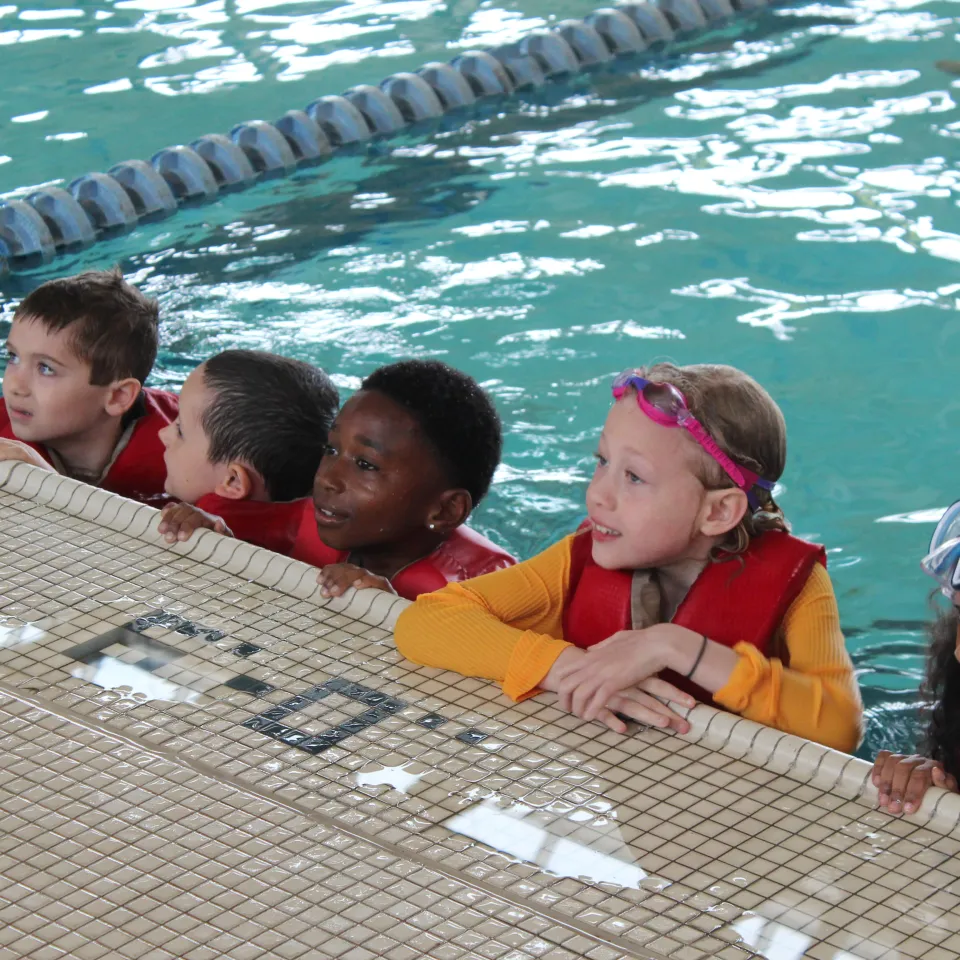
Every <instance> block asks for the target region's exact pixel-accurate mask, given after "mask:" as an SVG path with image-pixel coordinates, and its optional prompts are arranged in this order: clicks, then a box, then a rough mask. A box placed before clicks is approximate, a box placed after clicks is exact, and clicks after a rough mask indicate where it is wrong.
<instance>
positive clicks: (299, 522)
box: [197, 494, 517, 600]
mask: <svg viewBox="0 0 960 960" xmlns="http://www.w3.org/2000/svg"><path fill="white" fill-rule="evenodd" d="M197 506H198V507H199V508H200V509H201V510H206V511H207V512H208V513H213V514H216V515H217V516H220V517H222V518H223V520H224V522H225V523H226V524H227V526H228V527H230V529H231V530H232V531H233V534H234V536H236V537H237V538H238V539H240V540H246V541H247V542H249V543H253V544H256V545H257V546H260V547H266V549H268V550H273V551H274V553H282V554H284V555H285V556H288V557H293V558H294V559H295V560H302V561H303V562H304V563H309V564H311V565H312V566H314V567H325V566H327V564H330V563H346V561H347V557H348V553H347V552H346V551H343V550H334V549H333V548H332V547H328V546H327V545H326V544H325V543H324V542H323V541H322V540H321V539H320V535H319V533H318V532H317V523H316V520H315V519H314V513H313V501H312V500H311V499H310V498H309V497H307V498H304V499H303V500H293V501H291V502H289V503H263V502H260V501H252V500H227V499H225V498H223V497H218V496H217V495H216V494H208V495H207V496H204V497H201V498H200V499H199V500H198V501H197ZM516 562H517V561H516V558H514V557H512V556H510V554H509V553H507V552H506V551H504V550H501V549H500V548H499V547H498V546H497V545H496V544H495V543H493V542H491V541H490V540H488V539H487V538H486V537H484V536H482V535H481V534H479V533H477V532H476V530H471V529H470V528H469V527H466V526H463V527H457V529H456V530H454V531H453V533H451V534H450V536H449V537H447V539H446V540H444V541H443V543H441V544H440V545H439V546H438V547H437V548H436V549H435V550H434V551H433V553H431V554H429V555H428V556H426V557H422V558H421V559H420V560H417V561H415V562H414V563H411V564H409V565H408V566H406V567H404V568H403V569H402V570H400V571H398V572H397V573H396V574H395V575H394V577H393V579H392V580H391V581H390V582H391V583H392V584H393V589H394V590H396V591H397V593H398V594H399V595H400V596H401V597H405V598H406V599H408V600H416V598H417V597H418V596H420V594H421V593H432V592H433V591H434V590H439V589H440V588H441V587H445V586H446V585H447V584H448V583H455V582H459V581H461V580H470V579H472V578H473V577H479V576H481V575H483V574H485V573H492V572H493V571H494V570H500V569H502V568H503V567H509V566H512V565H513V564H515V563H516Z"/></svg>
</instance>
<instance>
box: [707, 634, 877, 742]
mask: <svg viewBox="0 0 960 960" xmlns="http://www.w3.org/2000/svg"><path fill="white" fill-rule="evenodd" d="M737 652H738V653H739V654H740V660H739V663H738V664H737V668H736V669H735V670H734V672H733V674H732V675H731V678H730V682H729V683H728V684H727V686H725V687H724V688H723V689H722V690H720V691H718V692H717V693H716V694H715V696H714V699H715V700H716V702H717V703H719V704H720V705H721V706H723V707H726V708H727V709H728V710H733V711H734V712H736V713H739V714H740V715H741V716H744V717H746V718H747V719H748V720H755V721H756V722H757V723H762V724H764V725H766V726H770V727H776V728H777V729H778V730H783V731H784V732H785V733H792V734H794V735H796V736H798V737H804V738H806V739H807V740H813V741H815V742H817V743H822V744H824V745H825V746H827V747H832V748H833V749H835V750H842V751H843V752H845V753H849V752H851V751H852V750H854V749H855V748H856V746H857V744H858V743H859V742H860V736H861V732H862V714H863V708H862V705H861V703H860V698H859V695H858V694H857V693H856V691H855V681H853V680H852V677H847V676H846V675H844V674H840V675H836V674H834V673H832V672H831V673H829V674H826V673H825V674H824V675H817V674H816V673H812V672H811V673H801V672H800V671H798V670H792V669H790V668H788V667H785V666H784V665H783V664H782V663H781V662H780V661H779V660H776V659H774V660H768V659H767V658H766V657H764V656H762V655H761V654H760V653H759V652H758V651H757V650H756V648H754V647H750V646H748V645H747V644H740V645H738V647H737Z"/></svg>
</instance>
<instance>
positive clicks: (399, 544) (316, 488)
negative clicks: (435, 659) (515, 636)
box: [168, 360, 515, 599]
mask: <svg viewBox="0 0 960 960" xmlns="http://www.w3.org/2000/svg"><path fill="white" fill-rule="evenodd" d="M501 445H502V437H501V426H500V418H499V417H498V415H497V412H496V409H495V408H494V406H493V403H492V402H491V400H490V398H489V397H488V396H487V394H486V393H485V392H484V391H483V390H482V389H481V387H480V386H479V384H478V383H477V382H476V381H475V380H474V379H473V378H472V377H469V376H468V375H467V374H465V373H462V372H461V371H459V370H455V369H454V368H452V367H449V366H447V365H446V364H445V363H441V362H439V361H435V360H406V361H403V362H401V363H395V364H391V365H389V366H385V367H381V368H380V369H378V370H376V371H374V372H373V373H372V374H370V376H369V377H367V378H366V380H364V381H363V384H362V386H361V388H360V390H359V391H357V393H355V394H354V395H353V396H352V397H351V398H350V399H349V400H348V401H347V402H346V403H345V404H344V406H343V409H341V410H340V412H339V413H338V414H337V417H336V419H335V420H334V422H333V426H332V427H331V428H330V433H329V437H328V439H327V441H326V445H325V448H324V451H323V457H322V459H321V460H320V463H319V469H318V470H317V471H316V477H315V479H314V482H313V499H312V500H302V501H298V502H294V503H290V504H286V505H284V509H285V511H286V517H287V524H286V527H285V528H283V529H281V528H280V527H279V526H278V527H277V528H276V532H277V536H275V537H272V538H271V542H270V543H266V542H265V541H264V538H263V535H262V529H260V528H258V527H257V525H256V524H255V523H252V522H251V515H250V513H249V507H248V506H245V505H244V504H239V503H234V504H230V505H225V504H222V503H221V504H220V508H221V509H219V510H214V509H212V507H211V508H210V513H213V514H217V515H216V516H202V515H199V514H197V513H193V514H192V515H188V514H186V513H185V514H183V515H182V517H181V526H180V528H179V529H178V530H173V529H171V530H169V531H168V538H170V539H173V538H176V537H179V538H180V539H186V538H187V537H189V536H190V533H191V532H192V530H193V529H196V528H197V527H201V526H202V527H207V528H211V529H216V530H219V531H220V532H225V528H226V532H230V533H233V534H234V535H236V536H238V537H240V538H241V539H244V540H249V541H250V542H253V543H257V544H259V545H260V546H268V547H270V548H271V549H273V550H275V551H276V552H278V553H284V554H286V555H288V556H292V557H294V558H295V559H298V560H303V561H304V562H306V563H311V564H313V565H314V566H317V567H322V568H323V569H322V570H321V572H320V574H319V576H318V578H317V579H318V583H319V584H320V588H321V593H322V594H323V595H324V596H328V597H335V596H340V595H341V594H343V593H344V591H345V590H347V589H348V588H349V587H356V588H362V587H373V588H376V589H380V590H387V591H390V592H396V593H398V594H399V595H400V596H403V597H407V598H409V599H413V598H415V597H417V596H419V595H420V594H422V593H428V592H430V591H433V590H438V589H440V587H442V586H444V585H445V584H447V583H450V582H456V581H461V580H466V579H469V578H471V577H476V576H481V575H482V574H485V573H489V572H491V571H493V570H499V569H501V568H503V567H506V566H509V565H511V564H513V563H514V562H515V560H514V558H513V557H512V556H510V554H508V553H507V552H505V551H504V550H501V549H500V548H499V547H497V546H496V545H495V544H493V543H491V542H490V541H489V540H488V539H486V537H483V536H481V535H480V534H479V533H477V532H476V531H474V530H471V529H470V528H469V527H467V526H466V520H467V518H468V517H469V516H470V513H471V511H472V510H473V509H474V508H475V507H476V505H477V504H478V503H479V502H480V500H481V499H482V498H483V497H484V495H485V494H486V493H487V490H488V489H489V487H490V483H491V482H492V480H493V474H494V472H495V470H496V468H497V465H498V464H499V462H500V452H501ZM199 505H200V506H206V505H205V504H204V503H203V502H202V501H201V503H200V504H199ZM278 506H279V505H278Z"/></svg>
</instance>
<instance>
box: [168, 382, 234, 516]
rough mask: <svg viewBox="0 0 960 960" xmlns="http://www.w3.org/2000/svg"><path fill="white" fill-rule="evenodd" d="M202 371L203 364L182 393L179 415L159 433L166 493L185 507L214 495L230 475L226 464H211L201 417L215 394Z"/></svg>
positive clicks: (207, 440)
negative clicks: (207, 495) (165, 474)
mask: <svg viewBox="0 0 960 960" xmlns="http://www.w3.org/2000/svg"><path fill="white" fill-rule="evenodd" d="M203 367H204V365H203V364H201V365H200V366H199V367H197V368H196V370H194V371H193V372H192V373H191V374H190V376H189V377H187V379H186V382H185V383H184V385H183V389H182V390H181V391H180V415H179V416H178V417H177V419H176V420H174V422H173V423H169V424H167V426H165V427H164V428H163V429H162V430H161V431H160V439H161V440H162V441H163V445H164V447H165V448H166V449H165V450H164V454H163V462H164V463H165V464H166V467H167V482H166V486H165V489H166V491H167V493H169V494H170V496H171V497H176V498H177V499H178V500H182V501H183V502H184V503H196V502H197V500H199V499H200V498H201V497H202V496H204V495H205V494H207V493H213V491H214V490H216V488H217V486H218V485H219V483H220V481H221V480H222V479H223V477H224V475H225V473H226V471H227V466H226V464H216V463H211V462H210V440H209V439H208V437H207V435H206V433H205V432H204V429H203V424H202V423H201V417H202V416H203V414H204V411H205V410H206V409H207V407H208V406H209V405H210V402H211V400H213V397H214V393H213V391H212V390H211V389H210V388H209V387H208V386H207V384H206V381H205V380H204V377H203Z"/></svg>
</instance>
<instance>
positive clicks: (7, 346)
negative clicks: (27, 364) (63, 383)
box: [3, 340, 66, 367]
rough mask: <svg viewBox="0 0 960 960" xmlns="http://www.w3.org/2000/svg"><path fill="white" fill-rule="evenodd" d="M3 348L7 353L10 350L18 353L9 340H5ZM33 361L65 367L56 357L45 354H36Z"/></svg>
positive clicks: (14, 345)
mask: <svg viewBox="0 0 960 960" xmlns="http://www.w3.org/2000/svg"><path fill="white" fill-rule="evenodd" d="M3 347H4V349H5V350H6V351H7V352H9V351H10V350H12V351H13V352H14V353H17V352H18V351H17V346H16V344H12V343H10V341H9V340H7V341H6V342H5V343H4V345H3ZM33 359H34V360H39V361H41V362H42V363H52V364H54V365H55V366H58V367H65V366H66V364H65V363H64V362H63V361H62V360H58V359H57V358H56V357H51V356H50V355H49V354H47V353H38V354H36V355H35V356H34V358H33Z"/></svg>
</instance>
